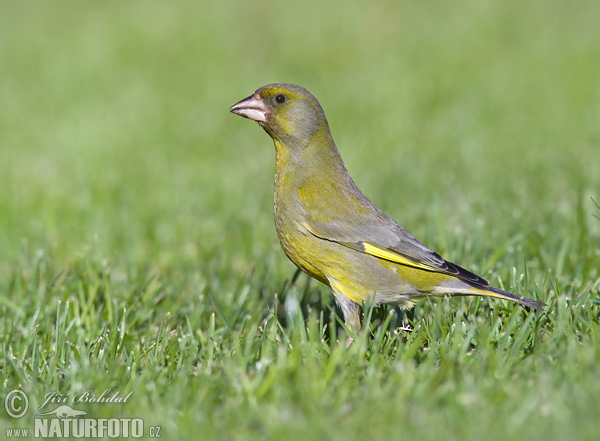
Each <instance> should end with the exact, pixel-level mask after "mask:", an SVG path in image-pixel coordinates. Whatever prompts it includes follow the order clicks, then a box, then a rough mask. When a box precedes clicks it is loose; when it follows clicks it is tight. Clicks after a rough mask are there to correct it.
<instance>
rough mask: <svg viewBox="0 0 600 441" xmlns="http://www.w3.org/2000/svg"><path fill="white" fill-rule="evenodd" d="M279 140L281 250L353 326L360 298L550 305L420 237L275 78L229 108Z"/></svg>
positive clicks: (313, 104) (291, 89)
mask: <svg viewBox="0 0 600 441" xmlns="http://www.w3.org/2000/svg"><path fill="white" fill-rule="evenodd" d="M230 111H231V112H232V113H234V114H236V115H239V116H242V117H245V118H248V119H250V120H254V121H256V122H258V124H259V125H260V126H261V127H262V128H263V129H264V130H265V131H266V132H267V134H268V135H269V136H270V137H271V138H272V140H273V143H274V145H275V156H276V160H275V164H276V167H275V188H274V217H275V228H276V231H277V236H278V238H279V241H280V243H281V246H282V248H283V251H284V252H285V254H286V255H287V257H288V258H289V259H290V260H291V261H292V262H293V263H294V264H295V265H296V266H297V267H298V268H299V269H301V270H302V271H304V272H305V273H307V274H308V275H310V276H312V277H313V278H315V279H317V280H318V281H320V282H322V283H324V284H325V285H327V286H328V287H329V288H330V290H331V293H332V295H333V298H334V299H335V301H336V303H337V305H338V306H339V307H340V309H341V310H342V313H343V316H344V322H345V325H346V328H347V330H349V331H350V332H349V333H348V334H349V337H348V340H347V346H349V345H350V343H351V342H352V333H354V334H355V335H356V333H358V332H359V331H360V329H361V320H360V311H361V307H362V306H364V305H373V306H379V305H382V304H389V305H394V306H398V307H400V308H404V309H409V308H411V307H413V306H414V304H415V303H416V301H418V300H419V299H422V298H424V297H427V296H437V297H442V296H470V295H475V296H489V297H495V298H497V299H502V300H509V301H511V302H515V303H519V304H521V305H523V306H526V307H528V308H533V309H538V308H539V309H543V307H544V306H546V305H545V304H544V303H542V302H540V301H535V300H531V299H528V298H526V297H522V296H518V295H515V294H513V293H510V292H507V291H503V290H501V289H498V288H495V287H493V286H491V285H490V284H489V283H488V281H487V280H485V279H483V278H482V277H480V276H478V275H476V274H474V273H472V272H471V271H468V270H466V269H464V268H462V267H460V266H458V265H456V264H454V263H452V262H449V261H447V260H445V259H444V258H443V257H441V256H440V255H439V254H437V253H436V252H434V251H432V250H431V249H429V248H428V247H426V246H425V245H424V244H422V243H421V242H420V241H419V240H417V238H416V237H415V236H413V235H412V234H411V233H409V232H408V231H407V230H406V229H404V228H403V227H402V226H400V225H399V224H398V223H397V222H396V221H394V220H393V219H392V218H391V217H389V216H388V215H387V214H385V213H384V212H383V211H382V210H380V209H379V208H378V207H377V206H376V205H375V204H374V203H373V202H371V201H370V200H369V199H368V198H367V197H366V196H365V195H364V194H363V193H362V192H361V191H360V190H359V189H358V187H357V186H356V184H355V183H354V181H353V179H352V178H351V177H350V175H349V173H348V171H347V169H346V166H345V165H344V162H343V160H342V157H341V156H340V153H339V151H338V149H337V147H336V145H335V142H334V141H333V138H332V136H331V132H330V130H329V124H328V122H327V118H326V117H325V113H324V111H323V108H322V107H321V105H320V104H319V102H318V101H317V99H316V98H315V97H314V96H313V95H312V94H311V93H310V92H308V91H307V90H306V89H304V88H303V87H300V86H297V85H294V84H286V83H273V84H268V85H266V86H263V87H261V88H259V89H257V90H256V91H255V92H254V93H253V94H252V95H250V96H248V97H247V98H244V99H243V100H241V101H239V102H238V103H236V104H234V105H233V106H231V108H230Z"/></svg>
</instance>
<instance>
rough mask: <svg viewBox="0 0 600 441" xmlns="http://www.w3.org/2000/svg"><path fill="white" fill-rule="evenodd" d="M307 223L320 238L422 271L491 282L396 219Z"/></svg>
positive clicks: (474, 281)
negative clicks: (428, 244) (439, 251)
mask: <svg viewBox="0 0 600 441" xmlns="http://www.w3.org/2000/svg"><path fill="white" fill-rule="evenodd" d="M303 225H304V227H305V228H306V229H307V230H308V231H309V232H310V233H311V234H312V235H314V236H316V237H318V238H320V239H324V240H328V241H330V242H336V243H339V244H341V245H344V246H346V247H349V248H352V249H354V250H356V251H359V252H361V253H365V254H369V255H371V256H375V257H377V258H379V259H383V260H387V261H390V262H394V263H397V264H400V265H405V266H410V267H413V268H416V269H419V270H422V271H433V272H438V273H443V274H448V275H451V276H454V277H456V278H458V279H461V280H463V281H465V282H468V283H472V284H476V285H480V286H482V287H485V286H487V285H488V282H487V281H486V280H485V279H482V278H481V277H479V276H477V275H476V274H473V273H472V272H470V271H467V270H466V269H464V268H461V267H459V266H458V265H455V264H453V263H451V262H448V261H447V260H445V259H443V258H442V257H441V256H440V255H439V254H437V253H435V252H434V251H432V250H430V249H429V248H427V247H426V246H425V245H423V244H422V243H421V242H419V241H418V240H417V239H416V238H415V237H414V236H413V235H412V234H410V233H409V232H408V231H406V230H405V229H404V228H402V227H401V226H400V225H398V224H396V223H395V222H394V223H393V224H382V225H373V224H370V225H356V224H355V225H352V224H351V225H348V224H342V223H341V222H339V221H334V222H331V223H328V224H321V223H316V222H304V223H303Z"/></svg>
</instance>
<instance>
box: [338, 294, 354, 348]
mask: <svg viewBox="0 0 600 441" xmlns="http://www.w3.org/2000/svg"><path fill="white" fill-rule="evenodd" d="M331 291H332V293H333V297H334V298H335V301H336V303H337V304H338V306H339V307H340V308H341V309H342V312H343V313H344V323H345V324H346V327H347V328H348V330H349V331H351V332H354V333H355V334H358V332H359V331H360V315H359V313H360V306H359V305H358V303H354V302H353V301H352V300H350V299H349V298H348V297H346V296H345V295H344V294H342V293H339V292H336V291H334V290H333V289H332V290H331ZM353 340H354V339H353V338H352V335H348V339H347V340H346V348H349V347H350V345H351V344H352V341H353Z"/></svg>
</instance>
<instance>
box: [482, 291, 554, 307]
mask: <svg viewBox="0 0 600 441" xmlns="http://www.w3.org/2000/svg"><path fill="white" fill-rule="evenodd" d="M475 290H476V291H477V292H478V293H480V294H483V295H486V296H489V297H495V298H497V299H502V300H510V301H511V302H515V303H520V304H521V305H523V306H526V307H528V308H533V309H540V310H542V311H543V310H544V307H545V306H547V305H546V304H545V303H543V302H541V301H539V300H531V299H528V298H527V297H522V296H518V295H516V294H513V293H511V292H507V291H502V290H501V289H498V288H494V287H493V286H486V287H484V288H483V289H482V288H479V287H477V288H475Z"/></svg>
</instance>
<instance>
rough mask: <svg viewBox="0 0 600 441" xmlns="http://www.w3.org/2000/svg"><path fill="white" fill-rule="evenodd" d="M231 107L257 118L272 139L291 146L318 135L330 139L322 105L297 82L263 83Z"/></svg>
mask: <svg viewBox="0 0 600 441" xmlns="http://www.w3.org/2000/svg"><path fill="white" fill-rule="evenodd" d="M230 110H231V112H233V113H235V114H236V115H240V116H243V117H244V118H248V119H251V120H254V121H257V122H258V123H259V124H260V125H261V127H262V128H263V129H265V131H266V132H267V133H268V134H269V135H270V136H271V138H273V140H275V141H279V142H281V143H282V144H284V145H285V146H287V147H288V148H302V147H303V146H306V145H307V144H308V143H309V142H310V141H311V140H313V138H314V136H315V135H319V136H325V137H327V138H328V139H330V135H329V127H328V125H327V119H326V118H325V114H324V112H323V109H322V108H321V105H320V104H319V102H318V101H317V99H316V98H315V97H314V96H312V95H311V93H310V92H309V91H308V90H306V89H304V88H302V87H300V86H296V85H294V84H269V85H266V86H263V87H261V88H260V89H258V90H257V91H256V92H254V94H252V95H250V96H249V97H248V98H244V99H243V100H241V101H240V102H238V103H236V104H234V105H233V106H231V109H230Z"/></svg>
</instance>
